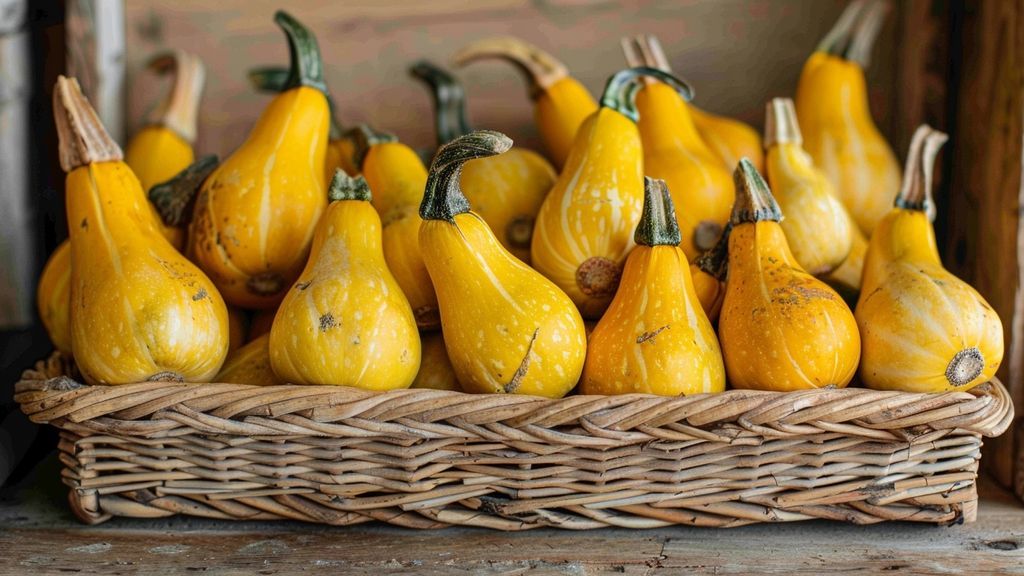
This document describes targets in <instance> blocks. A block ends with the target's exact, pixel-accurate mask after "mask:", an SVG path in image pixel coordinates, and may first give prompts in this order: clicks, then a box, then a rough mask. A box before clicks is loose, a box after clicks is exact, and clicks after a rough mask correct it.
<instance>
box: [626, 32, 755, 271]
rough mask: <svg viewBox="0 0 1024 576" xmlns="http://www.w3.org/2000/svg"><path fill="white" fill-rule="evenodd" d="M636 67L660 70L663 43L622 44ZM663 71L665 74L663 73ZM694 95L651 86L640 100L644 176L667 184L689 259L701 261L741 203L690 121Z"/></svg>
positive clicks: (648, 40) (642, 91)
mask: <svg viewBox="0 0 1024 576" xmlns="http://www.w3.org/2000/svg"><path fill="white" fill-rule="evenodd" d="M622 48H623V51H624V52H625V53H626V60H627V62H629V65H630V66H651V67H656V68H658V65H659V63H660V64H661V65H662V66H664V68H667V67H668V66H667V64H665V63H664V62H663V61H662V62H659V61H658V60H657V59H656V58H655V57H654V54H655V53H657V54H660V53H661V45H660V44H658V43H657V39H656V38H654V37H649V36H640V37H638V38H637V39H636V40H635V44H634V42H631V41H630V40H629V39H628V38H623V39H622ZM658 69H662V68H658ZM688 99H689V95H687V96H686V97H685V98H683V97H681V96H680V95H679V94H678V93H676V91H675V90H674V89H673V88H672V87H671V86H668V85H666V84H661V83H657V82H648V83H647V84H646V85H645V86H643V87H642V88H640V91H639V93H637V95H636V108H637V110H638V111H639V113H640V119H639V120H638V121H637V127H638V128H639V129H640V139H641V141H642V142H643V150H644V174H645V175H648V176H651V177H652V178H659V179H663V180H665V182H666V183H667V184H668V188H669V190H671V191H672V201H673V203H674V204H675V205H676V207H677V213H676V219H677V220H678V222H679V229H680V232H681V233H682V235H683V236H682V238H683V242H682V244H681V246H682V248H683V252H685V253H686V257H687V258H691V259H692V258H697V256H699V255H700V254H701V253H703V252H704V251H706V250H709V249H710V248H711V247H712V246H714V245H715V242H717V241H718V237H719V236H721V235H722V228H723V226H725V223H726V222H728V221H729V212H730V210H731V209H732V205H733V200H734V199H735V198H736V194H735V190H733V184H732V178H731V177H730V175H729V170H728V168H726V167H725V166H724V165H723V164H722V162H721V159H720V158H718V157H717V156H716V155H715V154H714V152H712V151H711V149H710V148H708V147H707V146H706V145H705V144H704V140H703V139H702V138H701V136H700V134H698V133H697V128H696V126H695V125H694V123H693V118H692V117H691V116H690V107H689V106H688V105H687V102H686V101H687V100H688Z"/></svg>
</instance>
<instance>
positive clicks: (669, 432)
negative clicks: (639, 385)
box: [15, 356, 1013, 530]
mask: <svg viewBox="0 0 1024 576" xmlns="http://www.w3.org/2000/svg"><path fill="white" fill-rule="evenodd" d="M75 376H76V372H75V370H74V366H73V365H72V363H70V362H68V361H66V360H64V359H62V358H61V357H59V356H54V357H53V358H51V359H49V360H48V361H45V362H40V363H39V364H38V365H37V366H36V368H35V369H34V370H28V371H26V372H25V374H24V376H23V379H22V381H21V382H19V383H18V384H17V387H16V391H15V398H16V400H17V401H18V402H19V403H20V404H21V407H22V409H23V411H24V412H25V413H26V414H28V415H29V416H30V417H31V418H32V420H33V421H35V422H40V423H49V424H52V425H54V426H56V427H58V428H59V429H60V430H61V438H62V440H61V443H60V452H61V459H62V461H63V463H64V465H65V469H64V472H63V477H64V478H63V479H64V482H65V483H66V484H67V485H68V486H69V487H70V488H71V490H70V501H71V504H72V508H73V509H74V511H75V512H76V514H77V515H78V516H79V517H80V518H81V519H82V520H83V521H86V522H90V523H96V522H102V521H104V520H106V519H108V518H110V517H111V516H131V517H148V518H154V517H162V516H170V515H174V514H188V515H194V516H205V517H211V518H220V519H236V520H246V519H253V520H257V519H258V520H266V519H294V520H302V521H307V522H316V523H324V524H336V525H344V524H357V523H360V522H366V521H370V520H379V521H383V522H388V523H391V524H397V525H401V526H408V527H413V528H437V527H443V526H447V525H453V524H460V525H472V526H484V527H488V528H495V529H500V530H524V529H530V528H536V527H541V526H554V527H559V528H569V529H590V528H601V527H605V526H622V527H629V528H653V527H660V526H667V525H672V524H688V525H698V526H720V527H727V526H740V525H744V524H750V523H755V522H780V521H794V520H806V519H811V518H827V519H834V520H842V521H847V522H854V523H860V524H868V523H874V522H879V521H883V520H912V521H920V522H929V523H936V524H949V523H956V522H961V521H972V520H973V519H974V517H975V513H976V506H977V494H976V491H975V481H976V476H977V470H978V459H979V458H980V455H981V444H982V442H981V437H982V436H995V435H998V434H1000V433H1002V432H1003V431H1005V430H1006V428H1007V427H1008V426H1009V424H1010V421H1011V420H1012V417H1013V408H1012V403H1011V401H1010V399H1009V397H1008V394H1007V392H1006V389H1005V388H1004V387H1003V386H1002V384H1000V383H999V382H998V381H993V382H990V383H988V384H984V385H982V386H980V387H977V388H975V389H973V390H971V391H970V392H954V393H946V394H909V393H900V392H879V391H872V390H864V389H853V388H851V389H843V390H827V389H826V390H811V391H806V392H791V393H775V392H757V391H745V390H731V391H727V392H725V393H722V394H715V395H699V396H688V397H657V396H648V395H625V396H570V397H567V398H564V399H560V400H549V399H544V398H536V397H528V396H515V395H470V394H463V393H459V392H444V391H436V390H399V391H393V392H385V393H374V392H367V391H363V390H357V389H353V388H346V387H331V386H274V387H256V386H247V385H239V384H202V385H196V384H187V383H174V382H146V383H140V384H132V385H125V386H113V387H103V386H88V385H84V384H79V383H78V382H76V381H75V380H74V378H75Z"/></svg>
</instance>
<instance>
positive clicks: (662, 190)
mask: <svg viewBox="0 0 1024 576" xmlns="http://www.w3.org/2000/svg"><path fill="white" fill-rule="evenodd" d="M633 239H634V241H636V243H637V244H638V245H640V246H678V245H679V243H680V242H681V241H682V237H681V236H680V233H679V222H677V221H676V208H675V206H674V205H673V204H672V196H671V195H670V194H669V193H668V185H667V184H665V181H664V180H657V179H654V178H651V177H650V176H644V208H643V214H641V216H640V223H639V224H637V226H636V232H634V233H633Z"/></svg>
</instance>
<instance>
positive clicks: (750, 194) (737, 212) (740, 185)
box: [729, 157, 782, 226]
mask: <svg viewBox="0 0 1024 576" xmlns="http://www.w3.org/2000/svg"><path fill="white" fill-rule="evenodd" d="M733 181H734V182H735V183H736V203H735V204H733V206H732V217H731V218H729V222H730V223H732V225H733V226H738V225H740V224H745V223H748V222H766V221H773V222H781V221H782V209H780V208H779V204H778V202H776V201H775V197H774V196H772V192H771V190H769V189H768V184H767V183H766V182H765V181H764V178H762V177H761V174H760V173H759V172H758V171H757V168H755V167H754V165H753V163H751V162H750V159H749V158H746V157H744V158H742V159H740V164H739V166H737V167H736V171H735V172H733Z"/></svg>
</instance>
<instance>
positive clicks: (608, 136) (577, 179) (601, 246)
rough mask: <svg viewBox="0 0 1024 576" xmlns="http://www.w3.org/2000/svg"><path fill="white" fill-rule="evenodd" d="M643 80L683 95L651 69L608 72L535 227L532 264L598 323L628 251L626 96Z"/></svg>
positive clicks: (636, 202)
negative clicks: (593, 109)
mask: <svg viewBox="0 0 1024 576" xmlns="http://www.w3.org/2000/svg"><path fill="white" fill-rule="evenodd" d="M647 76H650V77H653V78H656V79H658V80H661V81H664V82H666V83H671V85H673V86H674V87H675V88H676V89H678V90H680V91H681V92H683V93H685V94H689V92H688V89H687V88H686V86H685V85H684V84H682V83H681V82H680V81H679V80H677V79H675V78H673V77H672V76H670V75H668V74H666V73H664V72H661V71H660V70H655V69H653V68H643V67H641V68H628V69H626V70H622V71H620V72H618V73H616V74H615V75H613V76H612V77H611V78H610V79H609V80H608V85H607V86H606V88H605V91H604V95H603V96H602V98H601V107H600V108H599V109H598V110H597V111H596V112H594V113H593V114H591V115H590V117H589V118H587V120H586V121H585V122H584V123H583V125H582V126H581V127H580V130H579V133H578V134H577V135H576V142H575V143H574V144H573V147H572V153H571V154H570V155H569V159H568V161H567V162H566V164H565V167H564V168H562V172H561V174H559V176H558V181H557V182H556V183H555V186H554V187H553V188H552V189H551V192H549V193H548V196H547V198H545V199H544V204H543V205H542V206H541V208H540V212H539V213H538V214H537V221H536V223H535V225H534V233H533V241H532V244H531V250H530V255H531V259H532V263H533V267H534V268H536V269H537V271H538V272H540V273H541V274H543V275H544V276H546V277H547V278H548V279H550V280H551V281H552V282H554V283H555V285H557V286H558V287H559V288H561V289H562V290H563V291H565V293H566V294H568V295H569V297H570V298H572V301H573V302H575V303H576V306H577V307H578V308H579V310H580V312H581V313H582V314H583V317H584V318H588V319H590V318H594V319H596V318H599V317H600V316H601V314H602V313H603V312H604V310H605V308H607V307H608V304H609V303H610V302H611V299H612V296H614V295H615V289H616V287H617V286H618V283H619V275H620V274H621V271H622V265H623V263H624V262H625V260H626V255H627V254H629V251H630V250H632V249H633V245H634V244H633V231H634V230H635V229H636V225H637V223H638V222H640V212H641V209H642V207H643V201H644V176H643V151H642V149H641V144H640V133H639V131H638V130H637V125H636V117H637V112H636V107H635V105H634V101H633V96H634V95H635V93H636V87H637V84H638V83H639V82H640V80H641V79H642V78H644V77H647Z"/></svg>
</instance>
